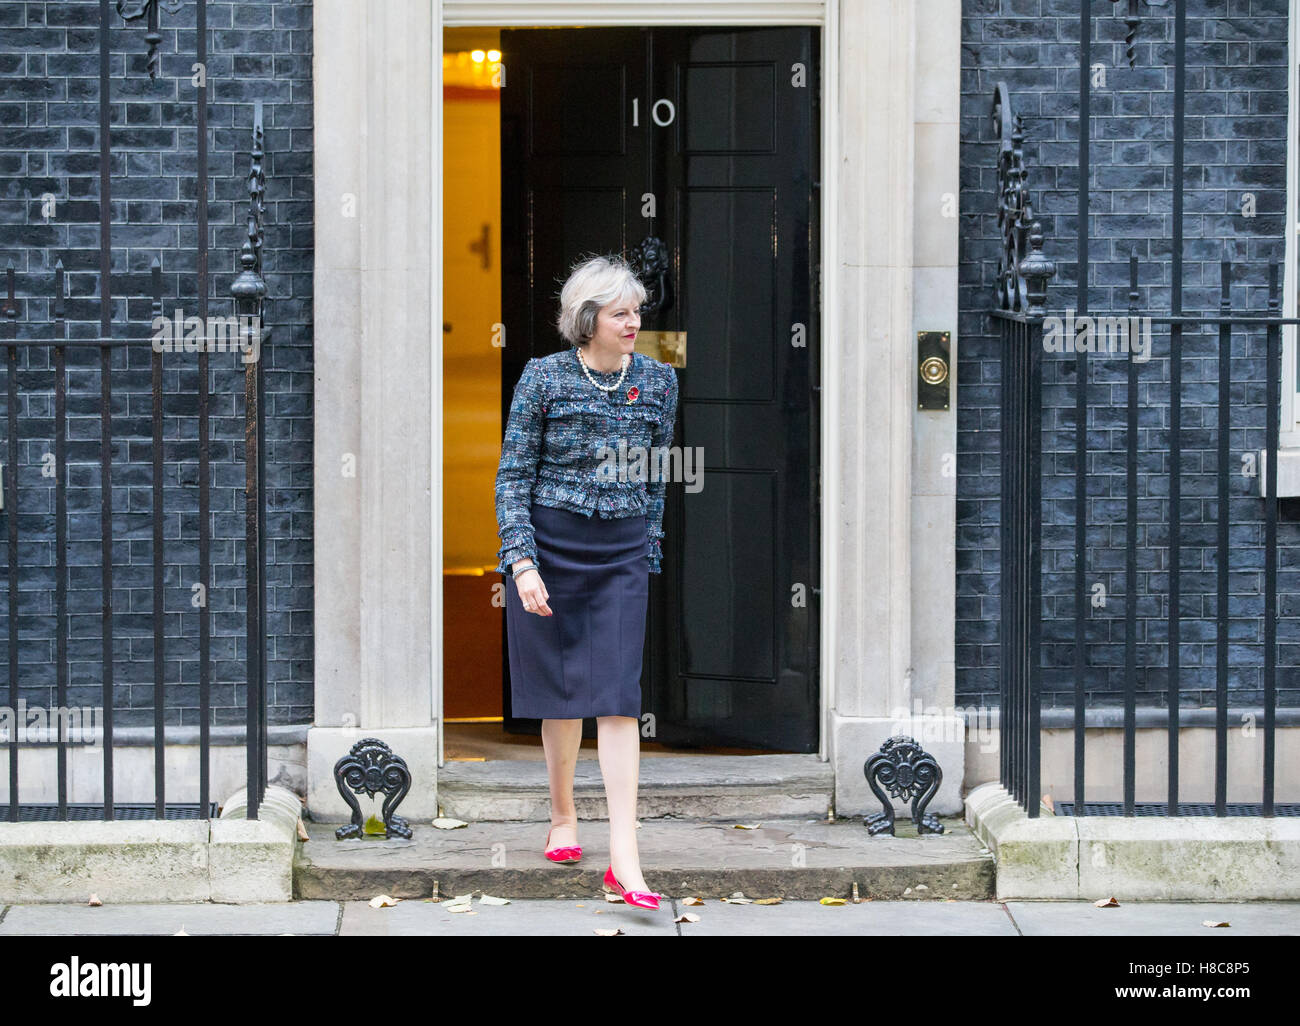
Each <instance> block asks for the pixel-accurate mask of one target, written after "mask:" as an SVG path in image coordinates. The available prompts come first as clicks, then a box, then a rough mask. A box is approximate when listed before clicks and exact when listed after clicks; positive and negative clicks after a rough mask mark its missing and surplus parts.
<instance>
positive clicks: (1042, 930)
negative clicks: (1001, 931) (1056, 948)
mask: <svg viewBox="0 0 1300 1026" xmlns="http://www.w3.org/2000/svg"><path fill="white" fill-rule="evenodd" d="M1006 905H1007V910H1008V911H1009V912H1010V913H1011V917H1012V918H1013V919H1014V920H1015V921H1016V925H1017V926H1018V927H1019V928H1020V932H1021V933H1022V934H1024V935H1025V936H1026V937H1046V936H1061V935H1069V936H1080V937H1101V936H1107V937H1110V936H1113V937H1125V936H1129V937H1166V936H1197V937H1200V936H1203V935H1204V936H1216V935H1217V936H1220V937H1234V936H1235V937H1240V936H1242V935H1243V934H1249V935H1252V936H1276V935H1295V934H1300V901H1280V902H1274V901H1270V902H1258V901H1243V902H1205V903H1201V902H1178V901H1168V902H1166V901H1144V902H1140V903H1138V902H1128V903H1121V904H1120V905H1119V907H1117V908H1097V907H1096V906H1094V905H1093V903H1092V902H1090V901H1008V902H1007V903H1006ZM1206 920H1210V921H1211V922H1226V923H1230V924H1231V925H1230V926H1226V927H1214V928H1211V927H1208V926H1202V925H1201V924H1202V923H1203V922H1205V921H1206Z"/></svg>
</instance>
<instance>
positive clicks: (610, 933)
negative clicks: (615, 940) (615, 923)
mask: <svg viewBox="0 0 1300 1026" xmlns="http://www.w3.org/2000/svg"><path fill="white" fill-rule="evenodd" d="M591 932H592V933H594V934H595V935H596V936H597V937H619V936H622V935H623V931H622V930H617V929H616V930H592V931H591Z"/></svg>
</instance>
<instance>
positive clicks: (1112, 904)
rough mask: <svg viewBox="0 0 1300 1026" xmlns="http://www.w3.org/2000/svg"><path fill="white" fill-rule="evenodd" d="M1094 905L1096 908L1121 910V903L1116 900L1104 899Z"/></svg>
mask: <svg viewBox="0 0 1300 1026" xmlns="http://www.w3.org/2000/svg"><path fill="white" fill-rule="evenodd" d="M1092 904H1093V906H1094V907H1095V908H1119V902H1118V901H1116V900H1115V899H1114V898H1102V899H1101V900H1099V901H1094V902H1093V903H1092Z"/></svg>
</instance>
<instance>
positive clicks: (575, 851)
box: [542, 827, 582, 865]
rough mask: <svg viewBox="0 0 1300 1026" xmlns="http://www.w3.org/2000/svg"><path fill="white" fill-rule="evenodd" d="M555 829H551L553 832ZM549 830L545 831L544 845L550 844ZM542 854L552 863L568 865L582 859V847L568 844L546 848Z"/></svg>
mask: <svg viewBox="0 0 1300 1026" xmlns="http://www.w3.org/2000/svg"><path fill="white" fill-rule="evenodd" d="M554 829H555V827H551V830H554ZM551 830H548V831H546V843H547V844H550V843H551ZM542 854H544V855H545V856H546V857H547V858H548V859H550V860H551V861H552V862H558V863H560V864H561V865H570V864H572V863H574V862H577V861H578V860H579V859H580V858H582V845H580V844H570V845H563V846H561V847H559V848H548V849H546V850H545V851H544V852H543V853H542Z"/></svg>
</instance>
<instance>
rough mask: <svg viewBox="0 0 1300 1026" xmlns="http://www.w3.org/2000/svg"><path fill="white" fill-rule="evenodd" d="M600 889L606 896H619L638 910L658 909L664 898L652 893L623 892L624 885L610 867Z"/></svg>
mask: <svg viewBox="0 0 1300 1026" xmlns="http://www.w3.org/2000/svg"><path fill="white" fill-rule="evenodd" d="M600 887H601V890H603V891H604V892H605V893H606V894H617V895H619V897H621V898H622V899H623V900H624V901H625V902H627V904H629V905H632V906H634V907H636V908H648V909H657V908H658V907H659V899H660V897H662V895H659V894H655V893H653V892H651V891H625V890H623V885H622V884H621V883H619V882H618V878H617V877H616V876H614V867H613V866H610V867H609V868H608V869H607V870H605V880H604V882H603V883H602V884H601V885H600Z"/></svg>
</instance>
